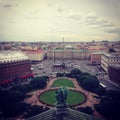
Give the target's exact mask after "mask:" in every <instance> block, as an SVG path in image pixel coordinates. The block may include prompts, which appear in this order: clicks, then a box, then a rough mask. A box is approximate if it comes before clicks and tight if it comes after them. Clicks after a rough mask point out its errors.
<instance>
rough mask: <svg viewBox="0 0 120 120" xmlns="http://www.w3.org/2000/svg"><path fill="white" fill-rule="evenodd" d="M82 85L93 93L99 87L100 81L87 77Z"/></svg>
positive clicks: (93, 77)
mask: <svg viewBox="0 0 120 120" xmlns="http://www.w3.org/2000/svg"><path fill="white" fill-rule="evenodd" d="M80 85H81V86H82V87H83V88H84V89H86V90H89V91H93V90H94V89H96V88H97V87H99V80H98V79H97V77H95V76H91V75H89V76H88V75H87V76H86V77H85V79H84V80H82V82H81V83H80Z"/></svg>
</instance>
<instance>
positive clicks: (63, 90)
mask: <svg viewBox="0 0 120 120" xmlns="http://www.w3.org/2000/svg"><path fill="white" fill-rule="evenodd" d="M68 93H69V92H68V88H67V87H60V88H59V89H58V90H57V91H55V97H56V100H57V102H56V103H55V106H56V107H57V108H58V107H60V108H65V107H67V102H66V100H67V97H68Z"/></svg>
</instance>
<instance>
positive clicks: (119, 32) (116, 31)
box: [106, 28, 120, 34]
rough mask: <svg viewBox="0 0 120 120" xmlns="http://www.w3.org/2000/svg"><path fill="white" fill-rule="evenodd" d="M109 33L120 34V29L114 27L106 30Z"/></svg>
mask: <svg viewBox="0 0 120 120" xmlns="http://www.w3.org/2000/svg"><path fill="white" fill-rule="evenodd" d="M106 32H107V33H115V34H120V29H118V28H116V29H115V28H114V29H109V30H106Z"/></svg>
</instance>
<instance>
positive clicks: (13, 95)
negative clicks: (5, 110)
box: [0, 91, 25, 103]
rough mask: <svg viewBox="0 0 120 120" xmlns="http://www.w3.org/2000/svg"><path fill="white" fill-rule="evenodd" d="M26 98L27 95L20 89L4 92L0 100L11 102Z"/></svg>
mask: <svg viewBox="0 0 120 120" xmlns="http://www.w3.org/2000/svg"><path fill="white" fill-rule="evenodd" d="M24 98H25V95H24V94H23V93H21V92H18V91H5V92H3V93H2V96H1V97H0V102H3V103H11V102H19V101H21V100H23V99H24Z"/></svg>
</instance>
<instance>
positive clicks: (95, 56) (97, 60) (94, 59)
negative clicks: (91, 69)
mask: <svg viewBox="0 0 120 120" xmlns="http://www.w3.org/2000/svg"><path fill="white" fill-rule="evenodd" d="M102 54H103V53H102V52H95V53H91V54H90V61H91V63H92V64H95V65H99V64H101V55H102Z"/></svg>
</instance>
